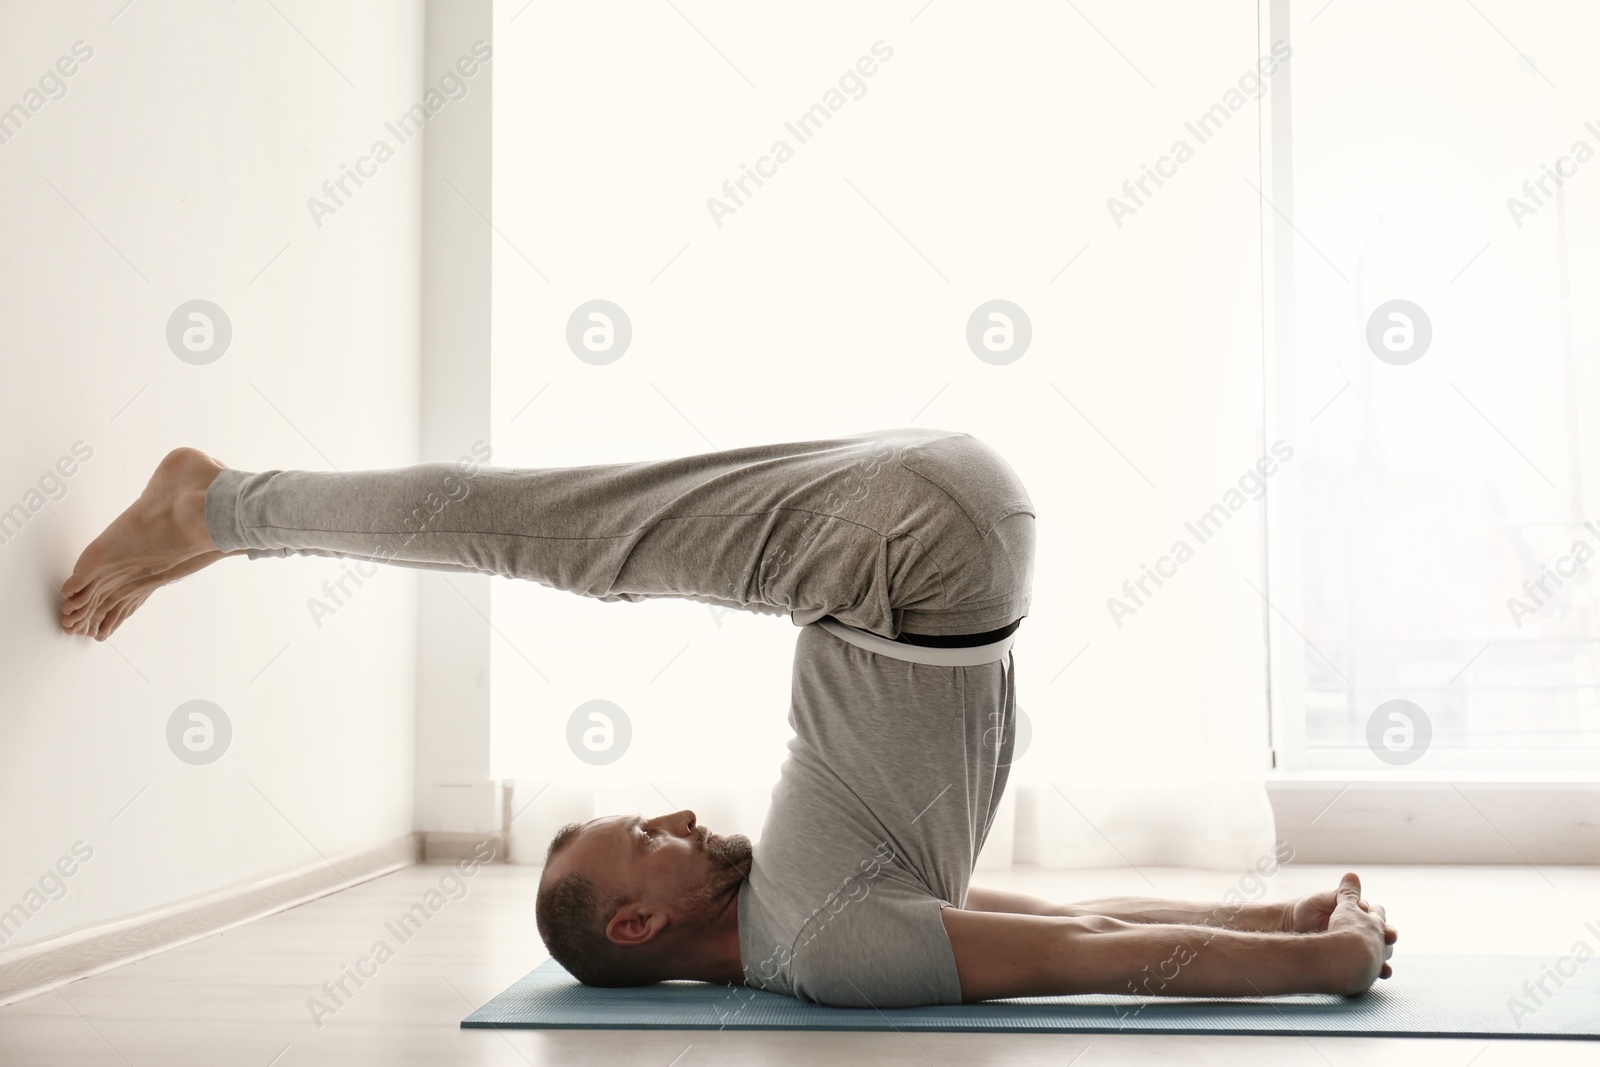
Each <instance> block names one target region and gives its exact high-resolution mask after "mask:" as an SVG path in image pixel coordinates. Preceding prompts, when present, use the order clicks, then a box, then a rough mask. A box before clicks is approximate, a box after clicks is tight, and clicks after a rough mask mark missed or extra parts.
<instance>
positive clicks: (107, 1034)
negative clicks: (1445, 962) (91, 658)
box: [0, 866, 1600, 1067]
mask: <svg viewBox="0 0 1600 1067" xmlns="http://www.w3.org/2000/svg"><path fill="white" fill-rule="evenodd" d="M446 870H447V868H441V867H412V868H409V869H407V870H403V871H400V872H397V873H395V874H391V875H388V876H386V877H383V878H380V879H377V880H375V881H373V882H369V883H366V884H363V885H360V886H357V887H355V888H353V889H349V890H346V891H344V892H342V893H338V894H335V895H334V896H331V897H327V898H324V899H322V900H319V901H316V902H314V903H311V904H307V905H304V906H302V907H299V908H295V909H292V910H290V911H287V912H283V913H281V914H278V915H274V916H270V917H268V918H266V919H263V920H260V921H258V922H254V923H251V924H249V925H246V926H242V927H239V928H237V929H234V930H231V931H228V932H227V933H223V934H218V935H215V936H212V937H208V938H205V939H203V940H201V941H197V942H194V943H192V944H189V945H185V946H183V947H181V948H178V949H175V950H172V951H169V952H166V953H162V954H160V955H157V956H152V957H150V958H148V959H145V960H142V961H140V962H138V963H134V964H130V965H128V966H126V967H122V968H119V969H117V970H114V971H109V972H107V973H105V974H101V975H97V976H95V977H92V978H87V979H84V980H81V981H78V982H73V983H70V984H68V985H64V986H61V987H60V988H59V990H58V991H57V992H55V993H45V994H42V995H40V996H37V997H34V998H32V999H30V1000H26V1001H23V1002H21V1003H18V1004H13V1005H11V1006H9V1007H6V1008H3V1009H0V1064H4V1065H6V1067H23V1065H35V1064H37V1065H40V1067H45V1065H48V1067H78V1065H83V1067H88V1065H91V1064H93V1065H99V1064H106V1065H126V1064H133V1065H137V1067H144V1065H146V1064H152V1065H154V1064H160V1065H164V1067H186V1065H190V1064H194V1065H205V1067H212V1065H217V1064H244V1065H252V1067H300V1065H304V1064H339V1065H353V1064H385V1065H404V1064H421V1063H428V1064H451V1065H469V1064H485V1065H487V1064H495V1065H504V1067H526V1065H530V1064H554V1063H578V1062H584V1063H593V1064H623V1065H633V1064H637V1065H639V1067H698V1065H705V1064H738V1065H740V1067H760V1065H782V1064H802V1063H813V1062H819V1061H820V1062H828V1063H831V1064H834V1065H838V1067H844V1065H847V1064H855V1063H867V1062H871V1063H881V1064H907V1065H916V1067H926V1065H930V1064H931V1065H940V1067H942V1065H945V1064H952V1065H953V1064H1041V1065H1042V1064H1052V1065H1057V1067H1065V1065H1067V1064H1076V1065H1078V1067H1101V1065H1105V1064H1228V1065H1230V1067H1252V1065H1256V1064H1260V1065H1262V1067H1266V1065H1272V1067H1277V1065H1280V1064H1306V1065H1309V1067H1345V1065H1352V1067H1353V1065H1357V1064H1359V1065H1363V1067H1369V1065H1378V1064H1405V1065H1407V1067H1412V1065H1429V1064H1439V1065H1442V1067H1468V1065H1469V1064H1470V1065H1471V1067H1501V1065H1505V1067H1510V1065H1516V1064H1526V1063H1534V1062H1537V1063H1539V1064H1550V1065H1558V1067H1559V1065H1564V1064H1596V1063H1600V1043H1597V1042H1554V1041H1536V1042H1524V1041H1510V1040H1495V1041H1462V1040H1441V1039H1383V1038H1373V1039H1364V1038H1313V1039H1307V1038H1300V1037H1186V1036H1166V1035H1147V1034H1116V1035H1105V1034H1085V1035H1072V1034H1060V1035H1050V1034H916V1035H910V1036H906V1035H900V1034H892V1033H890V1034H847V1033H751V1032H745V1033H739V1032H700V1033H675V1032H662V1031H656V1032H596V1031H545V1032H540V1031H503V1032H496V1031H487V1030H461V1029H459V1028H458V1025H457V1024H458V1023H459V1022H460V1020H461V1018H462V1017H463V1016H465V1015H466V1014H467V1013H469V1012H470V1011H472V1010H473V1009H474V1008H476V1007H478V1006H479V1005H481V1004H482V1003H483V1002H484V1001H486V1000H488V999H489V998H490V997H492V996H494V995H495V994H496V993H499V992H500V991H501V990H502V989H504V988H505V987H506V986H508V985H510V984H511V983H512V982H513V981H514V980H515V979H517V978H519V977H521V976H522V975H523V974H524V973H526V972H527V971H529V970H531V969H532V968H533V967H534V966H535V965H536V964H537V963H538V962H539V961H540V960H542V959H543V958H544V955H545V954H544V952H543V949H542V946H541V945H540V943H539V939H538V935H537V933H536V932H535V930H534V925H533V891H534V886H535V884H536V879H537V876H538V872H537V870H535V869H532V868H526V867H504V866H500V867H490V868H483V869H482V870H481V871H480V872H479V873H478V874H477V876H476V877H474V878H472V879H471V880H470V881H467V882H466V883H465V893H464V895H463V894H462V893H461V891H460V890H459V889H457V890H456V891H455V893H454V895H455V896H456V897H457V898H458V899H449V896H450V894H448V893H447V894H443V901H444V902H443V903H442V906H440V907H439V908H438V910H437V912H435V913H433V914H432V916H431V918H430V919H429V920H428V921H427V923H426V924H425V925H424V926H423V927H422V928H421V930H420V931H418V932H416V933H415V934H414V935H413V936H411V937H410V939H409V940H406V941H404V942H403V943H402V942H401V941H400V939H399V938H398V937H397V936H396V935H395V933H393V932H392V931H391V930H390V928H389V927H388V926H386V925H385V924H386V923H391V922H393V921H394V919H395V918H396V917H397V916H399V915H400V914H401V913H403V912H405V911H406V910H407V909H408V908H410V907H411V906H412V905H413V904H416V903H418V902H422V901H423V900H424V896H425V895H426V894H427V893H428V891H429V890H430V889H438V888H439V886H440V878H441V876H443V875H444V874H445V872H446ZM1339 873H1340V872H1338V871H1334V870H1331V869H1329V868H1319V867H1295V868H1284V869H1283V870H1281V871H1280V872H1279V873H1278V874H1277V875H1276V876H1275V877H1274V878H1273V879H1272V885H1271V888H1270V895H1271V896H1272V897H1274V898H1283V897H1288V896H1294V895H1298V894H1300V893H1303V892H1306V891H1309V890H1312V889H1320V888H1322V887H1324V886H1330V887H1331V886H1332V885H1333V884H1334V883H1335V882H1336V880H1337V878H1338V875H1339ZM1361 873H1362V875H1363V878H1364V880H1365V888H1366V895H1367V896H1368V898H1369V899H1371V900H1376V901H1378V902H1380V903H1382V904H1384V905H1385V906H1386V907H1387V908H1388V910H1389V915H1390V919H1391V921H1392V922H1394V923H1395V925H1396V926H1397V927H1398V928H1399V930H1400V932H1401V940H1400V943H1399V946H1398V948H1399V950H1400V951H1399V954H1398V955H1397V956H1396V958H1395V961H1394V962H1395V964H1396V966H1397V967H1404V966H1405V952H1407V951H1412V952H1430V953H1438V952H1444V953H1452V952H1454V953H1517V954H1520V953H1529V954H1546V955H1548V956H1549V957H1552V958H1553V957H1555V956H1558V955H1562V954H1564V953H1566V952H1568V951H1570V950H1571V946H1572V944H1573V942H1574V941H1575V940H1577V939H1578V938H1579V937H1583V936H1585V931H1584V922H1585V921H1593V922H1595V923H1596V925H1597V926H1600V868H1595V867H1582V868H1577V867H1542V868H1540V869H1539V870H1534V869H1533V868H1530V867H1527V866H1521V867H1473V868H1447V867H1408V868H1401V867H1386V868H1379V867H1371V868H1365V869H1363V870H1362V872H1361ZM1146 876H1147V877H1148V878H1149V879H1150V881H1151V882H1153V883H1154V884H1155V888H1154V889H1152V888H1151V885H1150V883H1148V882H1146V881H1145V877H1146ZM1547 879H1548V881H1547ZM978 881H979V882H980V883H981V884H987V885H995V886H1000V887H1006V888H1014V889H1018V890H1021V891H1024V892H1031V893H1035V894H1038V895H1041V896H1046V897H1049V898H1051V899H1063V900H1073V899H1086V898H1090V897H1095V896H1103V895H1108V894H1113V893H1122V892H1128V893H1141V894H1147V895H1161V896H1172V897H1191V898H1198V899H1218V898H1220V896H1221V895H1222V893H1223V892H1225V891H1226V890H1227V889H1228V888H1230V887H1231V886H1232V885H1234V883H1235V881H1236V878H1235V876H1231V875H1228V874H1224V873H1217V872H1202V871H1183V870H1172V869H1147V870H1145V871H1144V872H1143V876H1141V875H1140V874H1138V873H1135V872H1130V871H1106V872H1041V871H1036V870H1029V869H1025V868H1019V869H1018V870H1016V871H1012V872H1006V873H1002V874H993V875H991V874H987V873H985V874H984V875H983V876H982V877H980V878H979V879H978ZM444 888H445V889H446V890H450V889H452V888H454V887H453V886H452V885H451V884H450V883H448V882H446V883H445V886H444ZM439 899H441V898H435V902H438V900H439ZM1591 936H1592V935H1591ZM380 939H382V940H385V941H387V942H388V943H389V944H390V945H393V946H397V947H396V949H395V953H394V956H393V958H392V959H388V960H387V961H386V962H383V963H380V964H376V965H375V967H376V973H375V974H373V975H372V977H370V978H365V979H363V984H362V985H361V986H360V987H359V988H358V987H356V986H355V984H354V983H353V982H352V981H350V980H349V979H346V980H345V987H346V989H348V990H351V992H352V995H351V996H349V997H348V998H343V997H341V999H342V1000H343V1001H344V1003H343V1004H342V1005H335V1003H334V1001H333V1000H332V999H331V998H328V997H326V995H325V994H322V992H321V986H322V984H323V983H324V982H325V981H335V980H337V979H338V978H339V977H340V976H341V973H342V972H343V970H344V968H346V967H349V966H351V965H353V964H354V963H355V961H356V960H357V959H358V958H360V957H363V956H365V955H367V954H368V952H369V951H370V950H371V949H372V947H373V945H374V943H375V942H376V941H378V940H380ZM366 969H367V970H368V971H369V973H370V972H371V971H372V970H373V966H368V967H367V968H366ZM1530 977H1537V976H1530ZM314 995H323V997H324V1000H325V1002H326V1004H327V1005H328V1007H329V1008H331V1009H332V1014H330V1015H325V1016H324V1017H323V1018H321V1019H320V1020H314V1019H313V1014H312V1011H311V1009H310V1008H309V1007H308V1003H307V1002H308V998H310V997H312V996H314ZM1596 1010H1597V1011H1600V1006H1597V1009H1596ZM1075 1057H1077V1058H1076V1059H1075Z"/></svg>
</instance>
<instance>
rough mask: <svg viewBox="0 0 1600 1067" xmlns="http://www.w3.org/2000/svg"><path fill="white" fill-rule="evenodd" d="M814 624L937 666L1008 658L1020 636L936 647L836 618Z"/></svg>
mask: <svg viewBox="0 0 1600 1067" xmlns="http://www.w3.org/2000/svg"><path fill="white" fill-rule="evenodd" d="M812 625H813V626H820V627H822V628H823V629H824V630H826V631H828V632H829V633H830V634H833V635H834V636H835V637H837V638H839V639H840V640H841V641H846V642H849V643H850V644H852V645H855V646H856V647H857V648H864V649H866V650H867V651H868V652H876V653H877V654H878V655H880V656H888V657H890V658H891V659H903V660H906V661H908V662H910V663H927V664H930V665H932V666H935V667H978V666H982V665H983V664H985V663H994V662H995V661H996V660H1002V659H1005V658H1006V654H1007V653H1009V652H1010V651H1011V642H1012V640H1013V639H1014V638H1015V637H1016V636H1017V632H1016V631H1015V630H1013V631H1011V632H1010V633H1008V634H1006V635H1005V636H1004V637H1002V638H1001V639H1000V640H998V641H995V642H992V643H990V644H987V645H971V646H969V647H967V648H933V647H931V646H928V645H912V644H907V643H906V642H904V641H891V640H889V639H888V638H887V637H879V636H878V635H877V634H872V633H868V632H867V631H865V630H860V629H857V628H856V627H854V626H846V625H845V624H844V623H842V622H840V621H839V620H838V619H834V618H826V619H819V620H817V621H816V622H815V623H812Z"/></svg>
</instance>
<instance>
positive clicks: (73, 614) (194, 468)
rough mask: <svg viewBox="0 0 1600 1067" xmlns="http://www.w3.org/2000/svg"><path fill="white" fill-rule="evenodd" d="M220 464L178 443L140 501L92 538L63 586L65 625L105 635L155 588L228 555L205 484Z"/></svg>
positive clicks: (78, 631)
mask: <svg viewBox="0 0 1600 1067" xmlns="http://www.w3.org/2000/svg"><path fill="white" fill-rule="evenodd" d="M223 469H224V468H223V465H222V464H221V463H219V462H217V461H216V460H214V459H212V458H211V457H210V456H208V455H206V454H205V453H204V452H201V451H200V450H199V449H195V448H175V449H173V450H172V451H171V452H169V453H167V455H166V457H165V458H164V459H162V461H161V463H160V464H159V465H157V467H156V470H155V473H154V474H152V475H151V476H150V481H149V483H148V484H147V485H146V486H145V488H144V492H142V493H140V494H139V499H137V500H135V501H134V502H133V503H132V504H130V505H129V506H128V508H127V510H125V511H124V512H123V513H122V514H121V515H119V516H117V519H116V521H115V522H113V523H112V524H111V525H110V526H107V527H106V529H105V531H104V532H103V533H101V535H100V536H99V537H97V538H95V539H94V540H93V541H92V542H90V544H89V547H88V548H85V549H84V550H83V554H82V555H80V556H79V557H78V562H77V565H76V566H75V567H74V568H73V570H72V577H70V578H68V579H67V581H66V584H64V585H63V586H62V587H61V592H62V595H63V596H64V597H65V600H64V601H63V603H62V605H61V628H62V629H63V630H66V631H67V632H68V633H76V634H83V635H85V636H91V637H94V638H96V639H97V640H104V639H105V638H106V637H107V636H108V635H109V634H110V632H111V631H112V630H114V629H115V628H116V627H117V626H118V625H121V623H122V620H123V619H125V618H127V616H128V615H130V614H131V613H132V612H133V611H134V609H136V608H137V607H138V606H139V605H140V604H142V603H144V600H145V598H146V597H148V596H149V595H150V593H151V592H152V591H154V590H155V589H157V588H158V587H160V586H162V585H165V584H167V583H168V582H170V581H174V580H176V579H178V578H181V577H183V576H184V575H186V574H192V573H194V572H195V571H197V570H199V569H200V568H202V567H205V566H207V565H209V564H211V563H214V562H216V560H218V559H221V558H222V556H223V555H224V553H222V552H221V551H219V550H218V548H217V546H216V544H215V543H213V542H212V540H211V535H210V533H209V532H208V531H207V529H206V489H207V488H209V487H210V485H211V483H212V481H213V480H214V479H215V478H216V476H217V474H218V473H219V472H220V471H222V470H223Z"/></svg>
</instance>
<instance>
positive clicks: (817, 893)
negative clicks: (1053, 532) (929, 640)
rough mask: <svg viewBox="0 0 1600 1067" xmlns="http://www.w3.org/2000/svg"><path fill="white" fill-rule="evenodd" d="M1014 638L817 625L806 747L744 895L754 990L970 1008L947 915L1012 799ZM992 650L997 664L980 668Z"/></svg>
mask: <svg viewBox="0 0 1600 1067" xmlns="http://www.w3.org/2000/svg"><path fill="white" fill-rule="evenodd" d="M1011 640H1012V639H1011V637H1009V636H1008V637H1007V638H1005V639H1004V640H1003V641H1001V642H997V643H996V644H995V645H986V646H983V649H982V650H980V649H941V648H921V647H918V648H908V647H907V646H906V645H903V644H897V643H896V642H892V641H888V640H886V639H884V638H881V637H878V636H876V635H872V634H867V633H865V632H864V631H860V630H854V629H850V628H847V627H844V626H842V625H841V624H839V623H837V622H836V621H834V620H824V621H823V622H821V623H817V624H812V625H807V626H805V627H803V628H802V630H801V633H800V636H799V639H798V641H797V642H796V646H795V660H794V676H793V686H792V698H791V706H790V712H789V724H790V726H791V727H792V728H793V729H794V737H793V739H791V740H790V742H789V754H788V758H787V759H786V760H785V761H784V764H783V769H782V774H781V777H780V778H779V781H778V784H777V785H776V786H775V787H774V788H773V792H772V806H771V808H770V809H769V810H768V813H767V819H766V823H765V825H764V826H763V828H762V831H761V838H760V841H759V842H758V843H757V845H756V847H755V855H754V858H753V861H752V863H751V870H750V877H749V879H748V880H747V881H746V882H745V884H744V885H743V886H742V887H741V888H740V891H739V952H740V956H741V958H742V962H743V964H744V973H745V984H746V985H748V986H751V987H754V988H758V989H766V990H770V991H773V992H777V993H786V994H789V995H790V996H795V997H799V998H800V999H802V1000H809V1001H815V1002H818V1003H822V1004H834V1005H842V1006H850V1007H879V1008H886V1007H904V1006H909V1005H918V1004H959V1003H961V982H960V978H959V976H958V975H957V973H956V964H955V956H954V954H953V953H952V952H951V949H950V939H949V938H948V936H946V934H945V931H944V923H943V920H942V919H941V918H940V914H939V913H940V911H941V910H942V909H943V908H945V907H961V906H962V905H963V904H964V903H965V902H966V895H967V882H968V879H969V878H970V876H971V874H972V866H973V863H974V862H975V861H976V859H977V856H978V853H979V851H980V850H981V849H982V848H983V842H984V840H985V838H986V837H987V836H988V833H989V827H990V825H991V823H992V822H993V820H994V813H995V810H996V808H997V806H998V805H999V802H1000V797H1001V795H1002V793H1003V792H1004V789H1005V783H1006V777H1007V775H1008V772H1009V764H1010V762H1011V753H1012V746H1013V740H1014V735H1015V721H1016V693H1015V683H1014V678H1013V675H1012V671H1013V665H1012V658H1011V652H1010V645H1011ZM983 656H990V657H995V656H997V657H998V658H993V659H991V660H990V661H989V662H985V663H978V664H973V663H972V661H973V660H974V659H977V658H981V657H983ZM962 663H965V664H967V665H948V664H962Z"/></svg>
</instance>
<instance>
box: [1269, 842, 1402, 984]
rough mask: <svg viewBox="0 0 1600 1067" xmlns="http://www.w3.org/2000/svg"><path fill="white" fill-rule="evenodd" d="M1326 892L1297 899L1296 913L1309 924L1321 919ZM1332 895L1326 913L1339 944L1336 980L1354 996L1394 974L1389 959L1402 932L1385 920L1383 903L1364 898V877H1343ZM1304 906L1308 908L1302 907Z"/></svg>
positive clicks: (1335, 967) (1327, 926)
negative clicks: (1330, 903) (1371, 901)
mask: <svg viewBox="0 0 1600 1067" xmlns="http://www.w3.org/2000/svg"><path fill="white" fill-rule="evenodd" d="M1326 895H1327V894H1317V895H1315V896H1312V897H1307V898H1305V899H1304V900H1301V901H1297V902H1296V903H1295V906H1294V912H1295V913H1296V914H1298V915H1300V916H1301V917H1302V918H1303V920H1304V921H1306V922H1308V923H1314V922H1317V921H1319V916H1320V912H1321V908H1322V907H1323V898H1324V897H1325V896H1326ZM1332 895H1333V898H1334V899H1333V907H1332V909H1330V910H1329V912H1328V915H1327V919H1326V929H1327V932H1328V934H1329V935H1331V937H1332V938H1337V939H1338V941H1337V943H1338V945H1339V946H1340V947H1339V950H1338V956H1337V958H1336V962H1335V966H1334V975H1333V981H1334V984H1335V985H1336V986H1338V987H1340V991H1341V992H1343V993H1345V994H1346V995H1350V996H1353V995H1355V994H1357V993H1364V992H1366V991H1367V989H1369V988H1370V987H1371V986H1372V983H1373V982H1374V981H1376V980H1377V979H1379V978H1388V977H1389V976H1390V975H1391V974H1393V973H1394V969H1393V968H1392V967H1390V966H1389V962H1388V961H1389V957H1390V956H1392V955H1393V954H1394V943H1395V940H1396V939H1397V938H1398V937H1399V934H1398V933H1397V932H1396V931H1395V929H1394V927H1392V926H1390V925H1389V924H1388V922H1386V921H1385V919H1384V913H1383V907H1382V906H1381V905H1378V904H1372V905H1369V904H1368V903H1367V902H1366V901H1365V900H1362V899H1361V879H1360V878H1358V877H1356V875H1355V874H1354V873H1350V874H1346V875H1345V876H1344V877H1343V878H1341V879H1340V880H1339V888H1338V889H1336V890H1334V891H1333V894H1332ZM1308 902H1310V903H1308ZM1301 905H1306V907H1305V908H1304V909H1303V910H1302V908H1301ZM1312 929H1313V930H1315V927H1313V928H1312Z"/></svg>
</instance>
